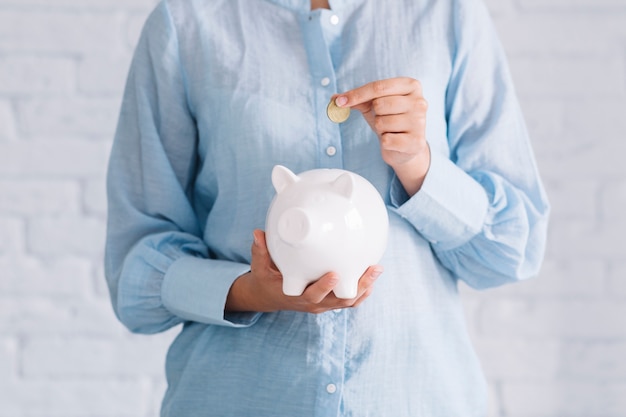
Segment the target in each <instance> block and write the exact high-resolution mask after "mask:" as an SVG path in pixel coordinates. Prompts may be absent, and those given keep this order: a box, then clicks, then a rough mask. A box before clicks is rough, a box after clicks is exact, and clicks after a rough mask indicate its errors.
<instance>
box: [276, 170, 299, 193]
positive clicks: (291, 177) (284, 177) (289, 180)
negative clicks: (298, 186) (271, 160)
mask: <svg viewBox="0 0 626 417" xmlns="http://www.w3.org/2000/svg"><path fill="white" fill-rule="evenodd" d="M298 181H300V178H298V176H297V175H296V174H294V173H293V172H291V171H290V170H289V168H285V167H284V166H282V165H276V166H275V167H274V169H272V185H273V186H274V189H275V190H276V192H277V193H280V192H282V191H283V190H284V189H285V188H287V187H288V186H289V185H291V184H295V183H296V182H298Z"/></svg>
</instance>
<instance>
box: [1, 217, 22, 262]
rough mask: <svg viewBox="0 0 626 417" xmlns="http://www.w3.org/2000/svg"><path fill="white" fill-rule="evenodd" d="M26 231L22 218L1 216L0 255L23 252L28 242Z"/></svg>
mask: <svg viewBox="0 0 626 417" xmlns="http://www.w3.org/2000/svg"><path fill="white" fill-rule="evenodd" d="M24 232H25V226H24V223H23V221H22V220H20V219H17V218H10V217H3V216H0V256H3V255H7V254H8V255H15V254H17V253H20V252H23V251H24V249H25V242H26V241H25V233H24Z"/></svg>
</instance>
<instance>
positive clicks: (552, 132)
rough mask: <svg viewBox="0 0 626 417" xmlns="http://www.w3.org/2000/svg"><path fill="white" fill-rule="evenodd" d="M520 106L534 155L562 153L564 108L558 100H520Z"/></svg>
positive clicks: (524, 98) (526, 98) (523, 98)
mask: <svg viewBox="0 0 626 417" xmlns="http://www.w3.org/2000/svg"><path fill="white" fill-rule="evenodd" d="M520 105H521V106H522V109H523V112H524V118H525V120H526V125H527V127H528V131H529V135H530V140H531V143H532V145H533V148H534V150H535V152H536V153H540V154H549V155H553V154H554V153H555V152H562V151H563V147H564V146H567V143H565V144H564V143H563V140H562V138H563V125H564V123H565V121H564V112H565V108H564V105H563V103H562V102H560V101H558V100H545V99H533V98H528V97H522V98H520Z"/></svg>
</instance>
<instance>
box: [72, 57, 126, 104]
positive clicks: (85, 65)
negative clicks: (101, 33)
mask: <svg viewBox="0 0 626 417" xmlns="http://www.w3.org/2000/svg"><path fill="white" fill-rule="evenodd" d="M120 52H121V51H120ZM125 52H126V53H123V54H122V53H118V54H117V55H115V54H109V53H106V54H105V53H103V54H99V55H90V56H88V57H86V58H85V59H84V60H83V61H82V62H81V63H80V66H79V72H78V85H79V89H80V91H81V92H85V93H89V94H115V95H120V94H121V93H122V92H123V91H124V86H125V84H126V78H127V74H128V69H129V67H130V61H131V57H132V54H131V53H130V51H125Z"/></svg>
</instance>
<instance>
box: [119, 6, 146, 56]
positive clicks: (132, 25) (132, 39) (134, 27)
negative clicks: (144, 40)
mask: <svg viewBox="0 0 626 417" xmlns="http://www.w3.org/2000/svg"><path fill="white" fill-rule="evenodd" d="M146 18H147V16H146V14H145V13H135V14H131V15H130V16H129V18H128V22H127V23H126V28H125V31H124V34H125V36H124V38H125V40H126V45H127V46H128V50H130V51H134V50H135V47H136V46H137V43H138V42H139V36H140V35H141V31H142V29H143V27H144V25H145V23H146Z"/></svg>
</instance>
